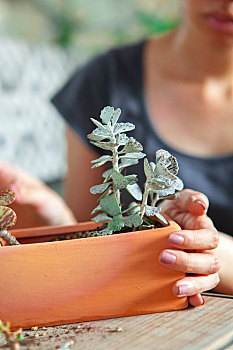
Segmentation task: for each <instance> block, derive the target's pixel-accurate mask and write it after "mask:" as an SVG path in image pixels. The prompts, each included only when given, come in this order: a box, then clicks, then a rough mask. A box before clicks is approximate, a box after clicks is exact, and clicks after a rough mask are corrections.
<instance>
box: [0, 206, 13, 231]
mask: <svg viewBox="0 0 233 350" xmlns="http://www.w3.org/2000/svg"><path fill="white" fill-rule="evenodd" d="M16 221H17V216H16V214H15V212H14V210H12V209H11V208H8V207H3V206H0V229H5V228H6V229H7V228H8V227H11V226H13V225H15V223H16Z"/></svg>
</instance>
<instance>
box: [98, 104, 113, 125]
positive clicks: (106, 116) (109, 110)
mask: <svg viewBox="0 0 233 350" xmlns="http://www.w3.org/2000/svg"><path fill="white" fill-rule="evenodd" d="M113 113H114V108H113V107H110V106H107V107H104V109H103V110H102V111H101V114H100V119H102V122H103V123H104V124H108V123H109V122H110V120H111V117H112V115H113Z"/></svg>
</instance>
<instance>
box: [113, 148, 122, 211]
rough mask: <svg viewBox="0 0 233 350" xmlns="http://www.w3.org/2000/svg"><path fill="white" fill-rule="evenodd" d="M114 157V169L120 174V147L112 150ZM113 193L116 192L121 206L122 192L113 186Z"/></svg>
mask: <svg viewBox="0 0 233 350" xmlns="http://www.w3.org/2000/svg"><path fill="white" fill-rule="evenodd" d="M112 156H113V160H112V165H113V169H114V170H116V171H117V172H118V173H119V165H118V161H119V157H118V146H115V147H113V150H112ZM113 191H114V192H116V199H117V202H118V204H119V205H120V204H121V203H120V202H121V201H120V190H119V189H116V188H115V186H114V185H113Z"/></svg>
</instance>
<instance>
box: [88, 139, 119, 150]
mask: <svg viewBox="0 0 233 350" xmlns="http://www.w3.org/2000/svg"><path fill="white" fill-rule="evenodd" d="M90 143H92V144H93V145H94V146H96V147H99V148H102V149H105V150H107V151H112V149H113V147H114V146H116V145H115V144H114V143H112V142H95V141H90Z"/></svg>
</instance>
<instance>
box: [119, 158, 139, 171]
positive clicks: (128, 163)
mask: <svg viewBox="0 0 233 350" xmlns="http://www.w3.org/2000/svg"><path fill="white" fill-rule="evenodd" d="M135 164H138V159H129V158H123V159H121V162H120V164H119V169H120V170H121V169H123V168H126V167H127V166H131V165H135Z"/></svg>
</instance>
